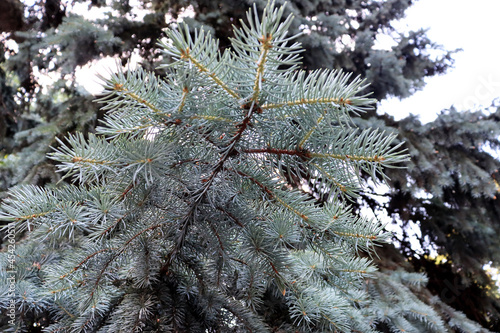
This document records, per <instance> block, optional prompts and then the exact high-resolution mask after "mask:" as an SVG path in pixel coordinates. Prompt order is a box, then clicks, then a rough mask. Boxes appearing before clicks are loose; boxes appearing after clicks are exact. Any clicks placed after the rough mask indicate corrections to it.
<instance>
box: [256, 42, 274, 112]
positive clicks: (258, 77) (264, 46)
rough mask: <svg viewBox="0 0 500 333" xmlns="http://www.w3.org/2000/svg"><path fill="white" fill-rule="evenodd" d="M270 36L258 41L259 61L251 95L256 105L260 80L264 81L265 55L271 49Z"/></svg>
mask: <svg viewBox="0 0 500 333" xmlns="http://www.w3.org/2000/svg"><path fill="white" fill-rule="evenodd" d="M272 40H273V36H272V34H269V35H264V36H262V37H261V38H260V39H259V41H260V43H261V53H260V56H259V60H258V61H257V73H256V75H255V82H254V86H253V95H252V98H251V100H252V101H254V102H255V103H258V100H259V93H260V87H261V84H262V80H263V79H264V68H265V64H266V61H267V55H268V53H269V49H271V47H272Z"/></svg>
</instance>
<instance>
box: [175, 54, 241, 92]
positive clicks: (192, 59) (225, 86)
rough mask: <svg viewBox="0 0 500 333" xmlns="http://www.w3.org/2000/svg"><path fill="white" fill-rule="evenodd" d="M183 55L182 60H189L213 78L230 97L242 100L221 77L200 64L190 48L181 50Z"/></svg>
mask: <svg viewBox="0 0 500 333" xmlns="http://www.w3.org/2000/svg"><path fill="white" fill-rule="evenodd" d="M179 51H180V54H181V59H187V60H188V61H189V62H191V63H192V64H193V65H195V66H196V68H198V70H199V71H200V72H201V73H204V74H206V75H207V76H208V77H209V78H211V79H212V80H213V81H214V82H215V84H217V85H218V86H219V87H221V88H222V89H223V90H224V91H226V92H227V93H228V94H229V95H231V96H233V97H234V98H236V99H238V100H239V99H240V96H239V95H238V94H237V93H236V92H235V91H234V90H233V89H231V88H230V87H229V86H228V85H227V84H226V83H224V82H223V81H222V80H221V79H220V78H219V77H217V75H216V74H215V73H214V72H211V71H210V70H209V69H208V68H207V67H205V66H204V65H203V64H202V63H200V62H199V61H198V60H197V59H195V58H194V57H193V56H192V54H191V52H190V51H189V47H187V48H186V49H181V50H179Z"/></svg>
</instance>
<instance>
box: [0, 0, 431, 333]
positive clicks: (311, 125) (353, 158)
mask: <svg viewBox="0 0 500 333" xmlns="http://www.w3.org/2000/svg"><path fill="white" fill-rule="evenodd" d="M283 12H284V7H280V8H279V9H278V8H274V7H273V5H269V6H268V7H267V8H266V10H265V11H264V13H263V15H262V18H259V17H258V16H257V14H256V13H255V9H254V11H253V12H252V11H249V13H248V15H247V16H248V22H247V23H246V24H243V25H242V28H241V29H238V30H236V31H235V36H236V37H235V38H234V39H232V50H231V51H229V50H226V51H225V52H224V53H220V52H219V50H218V45H217V41H215V40H214V39H213V38H212V37H211V36H210V34H209V33H206V32H204V30H197V32H196V33H195V35H194V36H193V37H192V36H191V35H190V33H189V29H188V27H187V26H185V25H181V26H180V27H179V29H178V30H169V31H168V32H167V36H168V38H169V40H168V41H166V42H163V43H162V45H161V46H162V48H163V52H164V53H165V54H166V55H167V56H169V57H171V58H172V59H174V61H173V62H172V63H171V64H168V65H165V66H166V67H167V76H166V78H165V79H158V78H157V77H156V76H155V75H154V74H152V73H146V72H145V71H144V70H141V69H139V70H137V71H129V72H127V73H118V74H116V75H114V76H113V77H112V78H111V79H110V80H109V81H107V82H106V83H105V88H106V94H105V96H104V97H103V98H101V100H100V101H101V102H102V103H105V106H104V109H105V110H106V111H107V115H106V118H105V121H104V126H102V127H99V128H98V130H97V135H93V134H90V135H89V136H88V137H87V138H85V137H84V136H83V135H82V134H75V135H70V136H69V137H67V138H66V139H65V142H61V145H60V147H59V148H57V149H56V151H55V152H54V153H53V154H52V155H51V158H52V159H54V160H56V161H58V162H59V164H58V168H59V171H61V172H63V173H64V174H65V175H66V177H72V179H73V184H72V185H60V186H55V187H47V188H41V187H35V186H29V185H27V186H19V187H16V188H14V189H12V190H11V191H10V193H9V198H8V199H7V200H5V203H4V206H3V209H4V211H5V213H4V214H3V218H4V219H8V220H10V221H11V223H15V225H16V228H17V230H18V232H22V233H23V234H24V235H25V236H26V237H27V239H26V240H27V241H26V244H27V245H26V246H25V247H23V246H22V245H20V246H19V248H21V250H20V251H26V256H30V255H31V256H33V255H37V252H38V253H39V251H37V248H36V246H35V244H38V242H43V243H44V244H46V245H45V246H46V247H47V249H46V251H47V253H48V255H45V256H43V257H40V261H36V262H37V263H38V265H37V267H35V268H33V267H31V268H27V269H26V270H21V272H22V273H21V274H26V275H25V276H17V280H22V281H23V284H26V285H28V286H27V287H26V293H18V294H17V297H18V298H17V302H18V304H20V309H21V311H20V313H19V316H21V317H22V318H25V317H28V316H29V315H32V314H33V313H37V311H38V312H39V311H42V310H43V311H46V312H49V313H51V314H52V315H53V316H54V318H57V319H56V320H55V321H54V322H51V323H50V325H49V326H48V327H47V328H46V331H47V332H56V331H58V332H59V331H61V330H67V331H77V332H80V331H88V332H97V331H102V332H122V331H127V332H131V331H139V330H144V331H156V332H168V331H171V332H205V331H206V330H209V331H228V332H229V331H240V330H241V331H252V332H260V331H262V332H265V331H269V330H270V329H271V328H273V327H274V328H279V327H280V325H281V324H282V323H281V322H280V321H274V320H272V321H271V320H268V319H269V317H270V316H272V309H273V307H277V306H279V307H286V308H287V309H288V318H287V319H286V320H285V321H284V324H286V323H287V322H288V323H293V324H294V325H296V326H297V327H300V328H301V329H302V330H304V331H312V332H320V331H325V330H326V331H338V332H349V331H352V330H360V331H363V332H372V331H373V327H374V323H373V322H372V324H370V320H369V318H370V317H369V313H364V311H362V310H360V309H359V306H360V304H363V303H364V302H365V298H366V294H365V292H364V289H363V286H364V284H363V276H365V275H367V274H370V273H372V272H374V269H375V268H374V266H373V265H372V264H371V261H370V260H368V259H366V258H362V257H360V256H359V255H358V253H359V251H365V252H368V253H372V251H373V246H374V245H375V244H377V243H379V242H382V241H384V240H385V239H386V237H387V234H386V233H384V232H383V231H382V229H383V228H382V226H381V225H380V224H379V223H378V222H377V221H375V220H369V219H366V218H363V217H357V216H355V215H353V214H352V212H351V211H350V208H349V205H348V203H349V200H355V198H356V195H357V192H358V191H359V187H360V182H359V178H358V177H359V176H358V175H359V173H360V172H361V171H364V172H367V173H369V174H370V175H372V177H373V178H374V179H375V177H376V176H377V175H378V176H380V177H383V171H382V168H383V167H385V166H393V165H397V164H398V163H400V162H402V161H404V160H405V159H406V155H404V154H403V153H401V150H400V149H397V148H398V147H392V146H391V144H390V143H391V141H392V140H393V138H394V136H391V135H385V134H384V133H380V132H378V131H377V130H364V131H358V130H357V129H356V128H354V127H353V126H352V122H351V120H350V116H351V114H353V113H358V112H363V110H364V109H365V108H367V107H369V104H370V103H373V100H371V99H368V98H366V97H365V96H358V94H359V92H360V91H361V90H362V89H363V88H364V85H363V81H361V80H360V79H354V80H352V81H351V82H350V83H348V79H349V75H346V74H344V73H342V72H338V71H331V70H324V71H315V72H312V73H309V75H306V72H304V71H301V70H297V67H298V65H299V56H298V53H299V52H300V48H299V44H297V43H293V44H292V43H291V40H292V39H293V36H292V37H291V36H288V34H287V33H288V27H289V25H290V24H291V22H292V17H291V16H289V17H288V18H286V19H285V20H284V22H280V19H281V17H282V15H283ZM302 169H307V170H310V171H311V172H314V173H315V174H317V175H321V178H322V179H323V180H322V183H321V187H322V188H324V190H325V191H328V193H329V199H328V200H326V201H324V202H322V204H321V205H319V204H315V200H314V196H312V194H311V192H310V191H308V190H307V189H306V188H303V189H301V190H297V189H295V188H290V187H289V186H287V183H286V181H285V179H286V177H287V176H289V175H293V176H295V177H301V170H302ZM318 179H319V177H318ZM318 186H319V184H318ZM28 253H29V254H28ZM23 257H25V256H23ZM2 260H3V263H4V264H6V263H7V256H6V255H4V256H2ZM7 273H8V272H4V273H3V276H2V278H4V279H5V278H6V277H7ZM3 301H5V299H3ZM2 307H5V303H3V304H2ZM23 324H26V323H23V322H20V323H19V325H20V326H23ZM430 325H432V324H430Z"/></svg>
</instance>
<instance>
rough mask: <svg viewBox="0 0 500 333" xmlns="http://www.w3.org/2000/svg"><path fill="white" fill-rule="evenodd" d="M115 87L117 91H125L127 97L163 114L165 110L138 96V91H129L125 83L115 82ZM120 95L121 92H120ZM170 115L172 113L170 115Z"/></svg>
mask: <svg viewBox="0 0 500 333" xmlns="http://www.w3.org/2000/svg"><path fill="white" fill-rule="evenodd" d="M113 89H114V91H116V92H117V93H123V95H125V96H127V97H130V98H131V99H133V100H134V101H136V102H138V103H140V104H142V105H144V106H146V107H147V108H149V109H150V110H151V111H153V112H154V113H157V114H163V111H162V110H160V109H158V108H157V107H155V106H154V105H153V103H151V102H148V101H147V100H145V99H144V98H141V97H140V96H138V95H137V94H136V93H134V92H132V91H129V90H127V89H126V88H125V87H124V85H123V83H117V82H116V83H115V84H114V85H113ZM118 95H120V94H118ZM168 116H170V115H168Z"/></svg>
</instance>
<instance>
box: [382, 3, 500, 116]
mask: <svg viewBox="0 0 500 333" xmlns="http://www.w3.org/2000/svg"><path fill="white" fill-rule="evenodd" d="M499 14H500V1H498V0H475V1H465V0H419V1H416V2H415V4H414V5H413V6H412V7H410V8H409V9H408V10H407V12H406V18H405V19H404V20H402V21H401V22H398V23H397V24H395V26H396V27H398V30H400V31H404V30H408V29H411V30H416V29H418V28H428V32H427V36H428V37H429V39H430V40H431V41H433V42H435V43H436V44H440V45H442V46H443V47H444V49H446V50H454V49H457V48H461V49H462V51H460V52H458V53H456V54H454V55H453V58H454V59H455V64H454V68H452V69H449V70H448V72H447V73H446V74H443V75H440V76H435V77H431V78H427V79H426V83H427V84H426V86H425V87H424V88H423V89H422V90H421V91H419V92H417V93H415V94H414V95H413V96H411V97H409V98H406V99H404V100H399V99H397V98H391V99H388V100H384V101H383V102H382V103H380V106H379V110H380V112H386V113H389V114H391V115H393V116H394V117H395V118H396V119H401V118H404V117H406V116H408V115H409V114H410V113H411V114H416V115H419V116H420V119H421V120H422V122H428V121H432V120H434V119H435V118H436V116H437V114H439V112H441V110H444V109H448V108H449V107H450V106H452V105H454V106H455V107H456V108H457V109H458V110H470V109H473V108H476V107H479V106H481V105H483V106H489V105H491V102H492V100H493V99H494V98H497V97H500V20H499V19H498V15H499Z"/></svg>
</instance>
